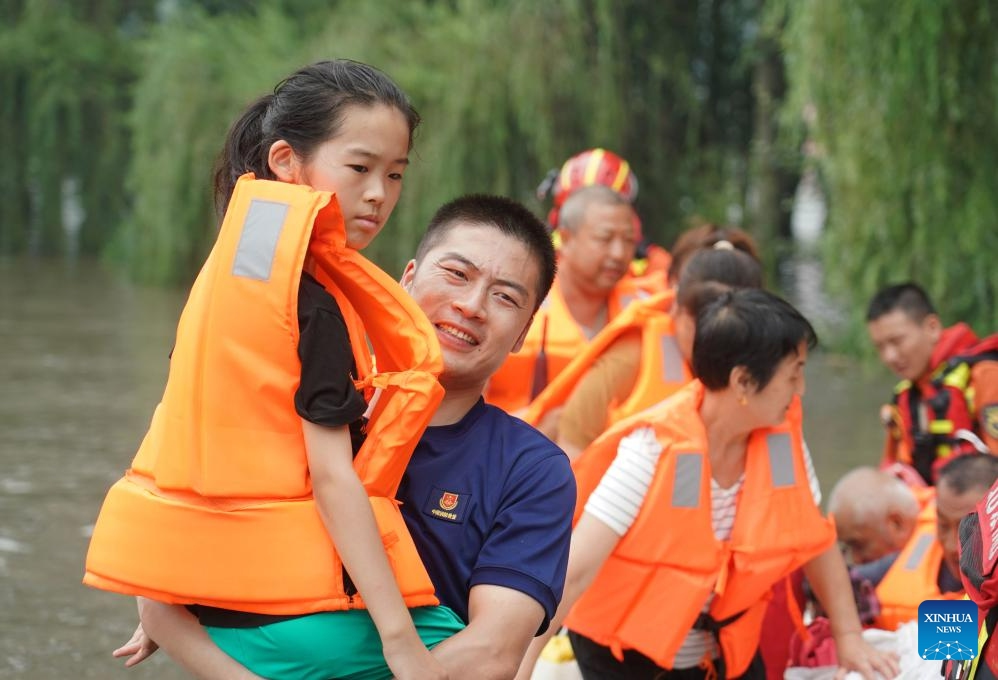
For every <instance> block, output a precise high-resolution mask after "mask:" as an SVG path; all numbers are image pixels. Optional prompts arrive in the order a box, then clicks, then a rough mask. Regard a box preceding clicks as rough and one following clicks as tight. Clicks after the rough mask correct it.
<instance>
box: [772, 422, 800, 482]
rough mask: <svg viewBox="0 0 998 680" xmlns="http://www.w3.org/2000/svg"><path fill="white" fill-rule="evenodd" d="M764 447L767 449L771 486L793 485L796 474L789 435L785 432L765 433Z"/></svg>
mask: <svg viewBox="0 0 998 680" xmlns="http://www.w3.org/2000/svg"><path fill="white" fill-rule="evenodd" d="M766 448H767V449H769V474H770V475H771V476H772V480H773V488H774V489H778V488H780V487H782V486H793V485H794V484H795V483H796V475H795V474H794V456H793V448H792V447H791V444H790V435H789V434H786V433H785V432H777V433H774V434H768V435H766Z"/></svg>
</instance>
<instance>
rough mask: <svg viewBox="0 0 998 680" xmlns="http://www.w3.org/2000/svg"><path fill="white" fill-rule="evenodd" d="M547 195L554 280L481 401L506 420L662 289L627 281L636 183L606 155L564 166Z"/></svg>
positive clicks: (588, 155)
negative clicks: (638, 302) (634, 304)
mask: <svg viewBox="0 0 998 680" xmlns="http://www.w3.org/2000/svg"><path fill="white" fill-rule="evenodd" d="M552 189H553V196H554V207H553V208H552V211H551V213H550V214H549V216H548V221H549V223H550V224H551V225H552V226H556V229H557V232H556V238H557V239H558V240H559V242H560V247H559V259H558V270H559V271H558V277H557V279H556V280H555V284H554V287H553V288H552V289H551V293H550V294H549V295H548V297H547V299H546V300H545V301H544V304H543V305H542V306H541V308H540V309H539V310H538V311H537V314H536V316H535V317H534V322H533V325H532V326H531V328H530V332H529V333H528V335H527V337H526V339H525V341H524V343H523V348H522V349H521V350H520V351H519V352H518V353H516V354H513V355H510V357H509V358H508V359H507V361H506V363H505V364H504V365H503V366H502V367H501V368H500V369H499V371H498V372H497V373H496V374H495V375H494V376H493V378H492V380H491V381H490V383H489V387H488V390H487V391H486V394H485V397H486V400H487V401H489V402H490V403H492V404H495V405H496V406H499V407H501V408H503V409H505V410H507V411H509V412H511V413H522V412H523V410H524V409H525V408H526V407H527V406H528V405H529V403H530V401H531V400H532V399H533V398H534V397H535V396H537V394H538V393H539V392H540V391H541V390H542V389H543V388H544V387H545V386H546V385H547V384H548V383H549V382H550V381H551V380H553V379H554V377H555V376H557V374H558V373H559V372H560V371H561V370H562V369H564V367H565V366H566V365H568V363H569V361H571V359H572V358H573V357H574V356H575V355H576V354H578V353H579V352H580V351H581V350H582V349H583V348H584V347H585V346H586V345H587V344H588V343H589V341H590V340H592V338H593V337H594V336H595V335H596V334H597V333H598V332H599V331H600V330H601V329H602V328H603V327H604V326H605V325H606V324H607V322H608V321H609V320H610V319H611V318H613V317H614V316H616V315H617V314H618V313H619V312H620V311H621V310H623V309H624V308H625V307H626V306H627V304H629V303H630V302H631V301H632V300H634V299H636V298H640V297H647V296H648V295H651V294H653V293H655V292H658V291H659V290H662V289H663V288H664V286H665V278H664V276H663V275H647V276H643V277H635V276H632V275H630V267H631V262H632V261H633V259H634V256H635V252H636V249H637V244H638V240H639V237H640V222H639V220H638V217H637V213H635V211H634V208H633V207H632V205H631V201H632V200H633V199H634V197H635V196H636V195H637V179H636V178H635V177H634V174H633V173H632V172H631V170H630V166H628V164H627V162H626V161H624V160H623V159H621V158H620V157H619V156H617V155H616V154H613V153H612V152H609V151H606V150H604V149H593V150H590V151H585V152H583V153H581V154H578V155H577V156H574V157H573V158H571V159H569V160H568V161H567V162H566V163H565V165H564V166H563V167H562V169H561V171H560V172H559V173H558V174H557V175H556V176H549V181H547V182H545V184H543V185H542V190H543V191H544V193H547V192H548V191H549V190H552Z"/></svg>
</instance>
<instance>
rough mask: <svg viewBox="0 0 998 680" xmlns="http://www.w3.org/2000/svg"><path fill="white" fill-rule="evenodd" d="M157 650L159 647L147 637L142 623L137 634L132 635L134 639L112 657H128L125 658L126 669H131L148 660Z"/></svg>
mask: <svg viewBox="0 0 998 680" xmlns="http://www.w3.org/2000/svg"><path fill="white" fill-rule="evenodd" d="M157 649H159V645H157V644H156V643H155V642H153V640H152V638H150V637H149V636H148V635H146V631H145V630H144V629H143V628H142V624H141V623H140V624H139V625H138V627H137V628H136V629H135V632H134V633H132V638H131V639H130V640H129V641H128V642H126V643H125V644H123V645H122V646H121V647H118V648H117V649H116V650H114V651H113V652H111V656H113V657H114V658H116V659H121V658H125V657H127V658H125V668H131V667H132V666H135V665H137V664H140V663H142V662H143V661H145V660H146V659H148V658H149V657H150V656H152V655H153V652H155V651H156V650H157Z"/></svg>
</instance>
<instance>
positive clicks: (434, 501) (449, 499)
mask: <svg viewBox="0 0 998 680" xmlns="http://www.w3.org/2000/svg"><path fill="white" fill-rule="evenodd" d="M470 499H471V495H470V494H466V493H458V492H456V491H447V490H445V489H441V488H439V487H436V486H435V487H433V491H432V492H430V496H429V500H427V502H426V505H425V506H424V507H423V512H425V513H426V514H428V515H430V516H431V517H436V518H437V519H442V520H446V521H448V522H463V521H464V515H465V508H467V507H468V501H469V500H470Z"/></svg>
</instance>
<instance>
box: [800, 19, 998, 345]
mask: <svg viewBox="0 0 998 680" xmlns="http://www.w3.org/2000/svg"><path fill="white" fill-rule="evenodd" d="M787 9H788V13H789V14H788V16H789V23H788V26H787V30H786V33H785V35H784V38H785V43H786V48H787V64H788V70H789V72H790V75H791V81H792V82H793V83H794V88H793V94H792V98H791V100H790V102H789V103H788V108H789V109H790V110H791V111H793V112H796V113H797V114H798V115H799V112H800V111H801V109H802V107H803V106H804V105H805V104H812V105H813V106H814V107H815V109H816V111H817V117H816V123H815V125H814V129H813V131H812V133H813V136H814V140H815V141H816V143H817V145H818V148H819V150H820V156H819V159H818V162H819V163H820V169H821V171H822V173H823V176H824V178H825V180H826V183H827V190H828V198H829V205H830V213H829V231H828V235H827V239H826V246H827V252H826V262H827V264H828V267H827V269H828V281H829V284H830V286H831V288H832V289H833V290H834V291H835V292H836V293H838V294H839V295H840V296H841V297H842V298H843V299H845V300H847V301H848V303H849V305H850V308H851V309H852V310H853V319H854V335H853V339H854V340H853V341H854V342H855V338H856V336H857V335H858V333H857V332H855V331H858V330H859V327H860V325H861V319H862V315H863V313H864V312H865V307H866V302H867V301H868V300H869V298H870V297H871V296H872V295H873V294H874V293H875V292H876V291H877V290H878V289H879V288H880V287H882V286H883V285H885V284H888V283H893V282H898V281H901V280H906V279H914V280H916V281H918V282H920V283H921V284H922V285H924V286H925V287H926V288H927V290H928V291H929V292H930V294H931V295H932V296H933V298H934V299H935V300H936V301H937V304H938V306H939V307H940V310H941V312H942V313H943V316H944V318H945V320H946V321H947V322H951V321H955V320H957V319H966V320H968V321H970V322H972V323H973V324H974V325H975V327H976V328H977V330H978V331H981V332H989V331H991V330H993V329H994V328H995V327H996V325H998V305H996V304H995V303H996V302H998V276H995V274H994V261H995V253H996V252H998V192H995V190H994V176H995V173H994V162H995V161H994V159H995V158H996V157H998V135H996V134H995V132H994V129H995V124H996V122H998V118H996V113H998V111H996V106H998V78H996V76H998V41H996V40H995V39H994V36H995V33H996V30H998V16H996V14H995V12H994V6H993V5H992V4H990V3H980V2H976V1H974V0H955V1H954V2H948V3H936V2H926V1H923V0H905V1H903V2H895V3H883V2H877V1H876V0H855V1H854V2H848V3H846V2H823V1H821V0H808V1H805V2H793V3H787Z"/></svg>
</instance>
